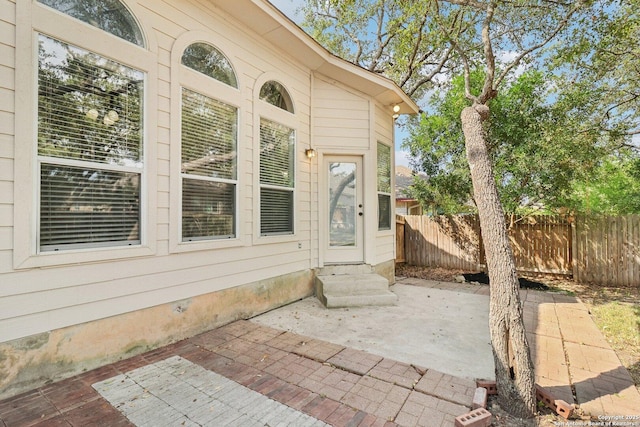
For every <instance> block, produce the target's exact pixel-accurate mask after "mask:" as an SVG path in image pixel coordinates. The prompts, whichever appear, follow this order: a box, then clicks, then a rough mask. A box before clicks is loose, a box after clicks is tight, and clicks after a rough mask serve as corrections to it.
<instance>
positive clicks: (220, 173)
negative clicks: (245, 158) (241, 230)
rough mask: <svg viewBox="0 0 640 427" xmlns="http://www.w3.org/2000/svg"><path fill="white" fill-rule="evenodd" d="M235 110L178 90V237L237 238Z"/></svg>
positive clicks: (203, 97)
mask: <svg viewBox="0 0 640 427" xmlns="http://www.w3.org/2000/svg"><path fill="white" fill-rule="evenodd" d="M237 127H238V109H237V108H236V107H232V106H230V105H227V104H225V103H223V102H220V101H218V100H215V99H213V98H209V97H207V96H205V95H202V94H199V93H197V92H194V91H191V90H188V89H185V88H183V89H182V145H181V177H182V241H195V240H205V239H221V238H232V237H235V236H236V189H237V186H238V182H237V139H238V138H237Z"/></svg>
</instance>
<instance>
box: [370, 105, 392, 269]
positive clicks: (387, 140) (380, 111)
mask: <svg viewBox="0 0 640 427" xmlns="http://www.w3.org/2000/svg"><path fill="white" fill-rule="evenodd" d="M386 108H389V109H391V108H392V107H390V106H386ZM374 131H375V138H376V142H382V143H383V144H386V145H389V146H390V147H391V188H392V189H393V188H395V182H394V181H395V173H394V172H393V171H394V168H395V156H394V154H395V147H394V138H393V120H392V118H391V117H389V112H388V111H385V106H383V105H380V104H376V108H375V124H374ZM394 202H395V198H394V195H393V193H392V194H391V203H392V204H393V203H394ZM391 213H392V218H391V230H381V231H378V233H377V235H376V261H375V263H376V264H382V263H384V262H387V261H389V260H393V259H395V220H394V218H393V214H394V213H395V209H394V208H393V205H392V207H391Z"/></svg>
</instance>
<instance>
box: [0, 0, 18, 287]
mask: <svg viewBox="0 0 640 427" xmlns="http://www.w3.org/2000/svg"><path fill="white" fill-rule="evenodd" d="M15 20H16V7H15V2H13V1H8V0H0V274H1V273H2V272H3V271H7V270H9V269H10V264H9V265H8V266H7V265H6V264H5V263H2V261H5V260H7V259H11V256H12V252H11V249H12V241H13V230H12V226H13V156H14V149H13V144H14V137H13V131H14V123H13V121H14V112H15V96H14V89H15V59H14V58H15ZM0 277H1V276H0ZM0 283H2V280H1V279H0ZM0 287H1V286H0Z"/></svg>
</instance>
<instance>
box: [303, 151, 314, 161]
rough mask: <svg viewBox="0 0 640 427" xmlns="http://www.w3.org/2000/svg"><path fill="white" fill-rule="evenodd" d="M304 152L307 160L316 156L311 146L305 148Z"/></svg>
mask: <svg viewBox="0 0 640 427" xmlns="http://www.w3.org/2000/svg"><path fill="white" fill-rule="evenodd" d="M304 154H305V156H307V158H308V159H309V160H311V159H313V158H314V157H315V156H316V150H314V149H313V148H307V149H306V150H304Z"/></svg>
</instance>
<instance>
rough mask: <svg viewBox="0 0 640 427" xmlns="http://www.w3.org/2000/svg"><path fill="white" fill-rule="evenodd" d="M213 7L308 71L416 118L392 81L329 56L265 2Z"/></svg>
mask: <svg viewBox="0 0 640 427" xmlns="http://www.w3.org/2000/svg"><path fill="white" fill-rule="evenodd" d="M216 6H217V7H219V8H220V9H222V10H224V11H226V12H227V13H229V14H231V15H232V16H234V17H235V18H236V19H238V20H239V21H240V22H242V23H243V24H244V25H246V26H247V27H249V28H251V29H252V30H253V31H255V32H256V33H257V34H258V35H260V36H261V37H262V38H264V39H265V40H267V41H268V42H270V43H272V44H274V45H275V46H278V47H280V48H281V49H283V50H286V51H289V52H295V54H294V56H295V58H296V60H298V61H299V62H300V63H302V64H303V65H304V66H305V67H308V68H309V69H310V70H312V71H315V72H318V73H321V74H323V75H325V76H327V77H330V78H332V79H335V80H337V81H340V82H343V83H345V84H347V85H349V86H351V87H353V88H354V89H356V90H359V91H361V92H363V93H367V94H370V95H371V96H373V97H374V98H375V99H376V100H377V101H378V102H380V103H381V104H383V105H386V106H389V107H390V108H392V107H393V106H395V105H399V106H400V112H399V114H418V112H419V111H420V109H419V107H418V106H417V105H416V103H415V102H414V101H413V100H412V99H411V98H410V97H409V96H408V95H407V94H406V93H405V92H404V91H403V90H402V89H400V87H398V85H396V84H395V83H394V82H393V81H391V80H390V79H388V78H386V77H384V76H382V75H379V74H375V73H373V72H371V71H368V70H365V69H364V68H362V67H360V66H358V65H355V64H353V63H351V62H348V61H346V60H344V59H342V58H339V57H337V56H335V55H333V54H332V53H331V52H329V51H328V50H327V49H325V48H324V47H323V46H322V45H320V44H319V43H318V42H316V41H315V40H314V39H313V38H312V37H311V36H309V35H308V34H307V33H306V32H304V30H302V28H300V27H299V26H298V25H296V24H295V22H293V21H292V20H291V19H289V18H288V17H287V16H286V15H285V14H284V13H282V12H281V11H280V10H278V9H277V8H276V7H275V6H273V5H272V4H271V3H270V2H268V1H267V0H234V1H222V2H216Z"/></svg>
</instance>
